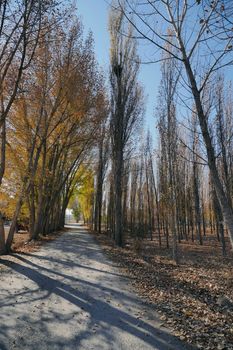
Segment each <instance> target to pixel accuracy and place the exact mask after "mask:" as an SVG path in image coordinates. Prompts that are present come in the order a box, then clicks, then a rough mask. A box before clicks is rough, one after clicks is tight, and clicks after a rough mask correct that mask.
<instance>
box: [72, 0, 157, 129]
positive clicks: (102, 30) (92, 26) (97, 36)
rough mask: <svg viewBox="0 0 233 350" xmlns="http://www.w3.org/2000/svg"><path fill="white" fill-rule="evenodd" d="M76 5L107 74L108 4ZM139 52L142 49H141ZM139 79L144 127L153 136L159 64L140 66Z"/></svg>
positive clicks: (89, 0)
mask: <svg viewBox="0 0 233 350" xmlns="http://www.w3.org/2000/svg"><path fill="white" fill-rule="evenodd" d="M76 3H77V8H78V15H79V16H80V17H81V19H82V22H83V25H84V27H85V32H88V30H91V31H92V32H93V35H94V40H95V52H96V57H97V60H98V62H99V64H100V65H101V66H102V67H103V68H104V70H105V71H106V73H107V72H108V63H109V35H108V10H109V6H108V3H107V1H105V0H76ZM140 50H144V48H143V47H141V48H140ZM139 79H140V81H141V82H142V85H143V86H144V91H145V96H146V114H145V127H146V128H149V129H150V131H151V133H152V134H155V132H156V131H155V118H154V117H153V115H154V112H153V111H154V106H155V103H156V96H157V88H158V84H159V80H160V67H159V64H152V65H142V66H141V70H140V76H139Z"/></svg>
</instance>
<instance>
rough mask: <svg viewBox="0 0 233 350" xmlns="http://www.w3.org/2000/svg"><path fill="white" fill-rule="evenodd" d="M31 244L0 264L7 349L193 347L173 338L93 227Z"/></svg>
mask: <svg viewBox="0 0 233 350" xmlns="http://www.w3.org/2000/svg"><path fill="white" fill-rule="evenodd" d="M19 240H20V239H19ZM15 243H16V242H15ZM26 246H27V245H25V246H24V247H23V248H22V247H21V248H20V247H18V248H17V249H18V250H20V253H14V254H13V255H10V256H2V257H1V258H0V278H1V293H0V308H1V313H0V349H1V350H12V349H17V350H38V349H43V350H91V349H93V350H132V349H133V350H152V349H154V350H155V349H158V350H182V349H190V348H193V347H190V346H189V345H188V344H187V343H186V341H181V340H179V339H178V338H177V337H176V336H173V335H171V332H170V330H169V328H167V327H165V326H164V322H163V321H161V319H160V317H159V314H158V313H157V312H156V311H155V305H154V304H153V303H151V302H150V303H148V302H144V301H143V299H142V298H140V297H139V296H137V295H136V294H135V293H134V291H133V288H132V284H131V281H132V278H131V277H129V276H127V275H126V273H125V272H124V270H123V269H120V268H119V267H118V266H115V263H113V262H112V261H111V260H110V259H109V258H108V257H107V256H106V254H104V253H103V249H102V247H101V246H100V245H99V244H98V243H97V241H96V240H95V239H94V237H93V236H92V235H90V234H89V233H88V232H87V229H85V228H83V227H81V226H74V227H73V228H69V229H68V230H66V232H65V233H64V234H62V235H59V237H56V239H53V240H51V241H50V242H49V243H46V244H43V245H41V246H38V247H34V251H33V252H30V251H25V250H24V249H26V248H25V247H26ZM27 249H28V247H27Z"/></svg>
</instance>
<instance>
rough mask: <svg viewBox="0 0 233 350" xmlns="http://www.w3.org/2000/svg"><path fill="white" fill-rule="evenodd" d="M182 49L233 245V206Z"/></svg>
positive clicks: (218, 194)
mask: <svg viewBox="0 0 233 350" xmlns="http://www.w3.org/2000/svg"><path fill="white" fill-rule="evenodd" d="M182 51H183V57H184V64H185V68H186V72H187V75H188V77H189V81H190V84H191V89H192V94H193V97H194V101H195V106H196V110H197V115H198V119H199V124H200V127H201V131H202V136H203V139H204V142H205V146H206V151H207V157H208V165H209V169H210V174H211V178H212V182H213V185H214V187H215V190H216V194H217V197H218V200H219V203H220V206H221V210H222V214H223V218H224V222H225V225H226V227H227V229H228V232H229V237H230V241H231V245H232V247H233V210H232V207H231V205H230V203H229V201H228V198H227V195H226V193H225V192H224V188H223V185H222V183H221V180H220V176H219V173H218V169H217V165H216V157H215V152H214V147H213V144H212V139H211V136H210V133H209V128H208V124H207V123H208V122H207V118H206V115H205V113H204V110H203V106H202V101H201V95H200V94H201V93H200V91H199V90H198V88H197V84H196V80H195V77H194V74H193V71H192V69H191V65H190V62H189V59H188V58H187V56H186V53H185V49H184V48H183V50H182Z"/></svg>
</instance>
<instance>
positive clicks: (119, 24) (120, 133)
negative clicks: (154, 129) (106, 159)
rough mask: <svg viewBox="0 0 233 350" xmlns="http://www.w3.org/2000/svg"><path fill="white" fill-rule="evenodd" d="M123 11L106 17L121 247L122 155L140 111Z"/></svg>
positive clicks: (117, 238) (119, 241)
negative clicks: (109, 49) (107, 18)
mask: <svg viewBox="0 0 233 350" xmlns="http://www.w3.org/2000/svg"><path fill="white" fill-rule="evenodd" d="M124 26H125V25H124V16H123V11H121V10H120V9H113V10H112V11H111V13H110V20H109V31H110V37H111V68H110V82H111V111H110V115H111V116H110V134H111V144H112V168H113V180H114V212H115V241H116V244H117V245H118V246H122V237H123V218H122V177H123V172H124V154H125V151H126V147H127V144H128V142H129V139H130V137H131V136H132V133H133V130H134V128H135V126H136V124H137V122H138V120H139V118H140V115H141V111H142V91H141V88H140V86H139V84H138V82H137V74H138V69H139V64H138V63H137V62H135V60H134V59H135V58H136V57H137V52H136V44H135V42H134V41H133V40H132V35H133V29H132V26H131V25H129V26H128V28H127V37H123V36H122V35H121V31H122V30H123V28H124Z"/></svg>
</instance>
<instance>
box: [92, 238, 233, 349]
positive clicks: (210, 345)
mask: <svg viewBox="0 0 233 350" xmlns="http://www.w3.org/2000/svg"><path fill="white" fill-rule="evenodd" d="M97 239H98V241H100V243H101V244H102V246H103V248H104V250H105V251H106V252H107V253H108V254H109V255H110V257H111V258H112V259H113V260H114V261H115V262H117V263H118V264H119V266H121V267H123V268H125V269H126V270H127V273H128V274H129V275H130V276H131V277H133V281H134V282H133V283H134V286H135V287H136V289H137V290H138V291H139V293H140V294H141V295H143V296H144V298H146V299H147V300H149V301H151V302H153V304H155V308H156V310H157V311H158V313H159V314H160V319H161V327H166V326H168V327H169V328H170V329H171V330H173V333H174V334H175V335H176V336H177V337H179V338H180V339H181V340H183V341H186V342H188V343H190V344H192V345H195V346H196V347H197V348H199V349H205V350H209V349H211V350H212V349H213V350H232V349H233V302H232V300H233V259H232V257H230V258H229V257H228V258H225V259H223V258H222V257H221V255H219V254H215V253H214V252H211V254H209V255H207V256H206V255H205V254H203V257H202V254H201V252H200V251H198V253H196V254H193V251H189V250H188V249H187V247H185V249H184V250H183V251H181V256H182V261H181V264H180V265H179V266H176V265H175V264H174V263H173V261H172V259H171V258H170V257H169V252H168V253H167V254H160V253H159V251H158V250H156V247H154V248H153V249H149V250H148V249H147V246H148V241H147V242H146V244H145V247H142V249H141V250H140V252H137V253H136V252H135V251H133V250H132V246H128V247H126V248H124V249H120V248H116V247H114V245H113V244H112V242H111V240H110V239H109V238H107V237H106V236H105V235H98V236H97ZM149 244H150V246H153V242H151V243H149ZM203 249H205V247H203ZM150 251H153V254H150ZM148 252H149V253H148Z"/></svg>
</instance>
